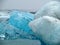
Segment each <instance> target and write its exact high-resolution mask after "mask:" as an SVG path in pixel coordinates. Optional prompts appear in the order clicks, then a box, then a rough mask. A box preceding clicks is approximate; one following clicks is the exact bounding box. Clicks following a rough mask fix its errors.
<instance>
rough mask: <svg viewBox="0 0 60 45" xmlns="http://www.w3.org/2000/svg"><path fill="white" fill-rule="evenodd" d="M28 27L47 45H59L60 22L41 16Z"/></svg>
mask: <svg viewBox="0 0 60 45" xmlns="http://www.w3.org/2000/svg"><path fill="white" fill-rule="evenodd" d="M29 26H30V28H31V29H32V30H33V31H34V32H35V33H36V35H37V36H38V37H39V38H40V39H41V40H42V41H44V42H45V43H46V44H47V45H60V20H58V19H56V18H53V17H49V16H43V17H41V18H38V19H36V20H34V21H32V22H30V23H29Z"/></svg>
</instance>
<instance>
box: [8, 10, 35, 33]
mask: <svg viewBox="0 0 60 45" xmlns="http://www.w3.org/2000/svg"><path fill="white" fill-rule="evenodd" d="M10 15H11V17H10V19H9V24H11V25H13V26H15V27H17V28H19V29H21V30H24V31H25V32H30V31H31V29H30V28H29V26H28V23H29V22H30V21H32V20H33V19H34V15H33V14H31V13H28V12H19V11H13V12H11V13H10Z"/></svg>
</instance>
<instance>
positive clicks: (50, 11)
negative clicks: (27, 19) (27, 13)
mask: <svg viewBox="0 0 60 45" xmlns="http://www.w3.org/2000/svg"><path fill="white" fill-rule="evenodd" d="M42 16H52V17H55V18H58V19H60V2H58V1H51V2H48V3H46V4H45V5H43V6H42V7H41V8H40V9H39V10H38V11H37V12H36V14H35V18H39V17H42Z"/></svg>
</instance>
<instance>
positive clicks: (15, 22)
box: [0, 11, 37, 40]
mask: <svg viewBox="0 0 60 45" xmlns="http://www.w3.org/2000/svg"><path fill="white" fill-rule="evenodd" d="M10 16H11V17H10V18H9V19H8V20H6V21H2V22H0V39H1V40H15V39H20V38H23V39H32V40H36V39H37V37H36V36H35V34H34V33H33V31H32V30H31V29H30V28H29V26H28V24H29V22H30V21H32V20H34V16H33V14H31V13H28V12H20V11H12V12H11V13H10ZM5 18H6V17H5ZM3 36H4V37H3Z"/></svg>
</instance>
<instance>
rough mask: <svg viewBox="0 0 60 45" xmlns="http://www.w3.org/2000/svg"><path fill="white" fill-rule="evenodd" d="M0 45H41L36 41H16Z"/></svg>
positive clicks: (7, 41)
mask: <svg viewBox="0 0 60 45" xmlns="http://www.w3.org/2000/svg"><path fill="white" fill-rule="evenodd" d="M0 45H41V43H40V41H38V40H28V39H18V40H4V41H0Z"/></svg>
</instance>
